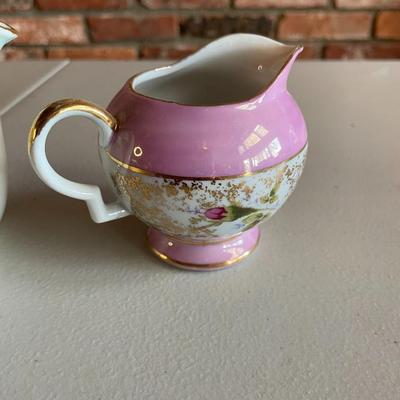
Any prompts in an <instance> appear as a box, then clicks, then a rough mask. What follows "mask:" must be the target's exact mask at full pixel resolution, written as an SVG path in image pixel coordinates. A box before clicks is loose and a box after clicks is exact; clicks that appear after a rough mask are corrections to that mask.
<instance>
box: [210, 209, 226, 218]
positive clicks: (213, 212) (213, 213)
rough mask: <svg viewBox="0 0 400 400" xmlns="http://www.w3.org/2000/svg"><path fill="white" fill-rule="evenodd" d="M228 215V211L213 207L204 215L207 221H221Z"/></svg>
mask: <svg viewBox="0 0 400 400" xmlns="http://www.w3.org/2000/svg"><path fill="white" fill-rule="evenodd" d="M227 214H228V211H227V210H226V209H225V207H214V208H209V209H208V210H207V211H206V212H205V213H204V215H205V216H206V217H207V218H209V219H223V218H225V217H226V215H227Z"/></svg>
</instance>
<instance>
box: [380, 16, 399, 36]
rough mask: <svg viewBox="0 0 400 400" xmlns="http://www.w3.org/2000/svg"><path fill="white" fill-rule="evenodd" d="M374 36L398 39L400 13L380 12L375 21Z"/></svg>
mask: <svg viewBox="0 0 400 400" xmlns="http://www.w3.org/2000/svg"><path fill="white" fill-rule="evenodd" d="M375 36H376V37H379V38H385V39H400V11H382V12H380V13H379V14H378V16H377V19H376V31H375Z"/></svg>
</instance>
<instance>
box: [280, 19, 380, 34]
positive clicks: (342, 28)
mask: <svg viewBox="0 0 400 400" xmlns="http://www.w3.org/2000/svg"><path fill="white" fill-rule="evenodd" d="M371 23H372V15H371V14H369V13H366V12H351V13H350V12H346V13H338V12H332V13H327V12H309V13H305V12H301V13H300V12H299V13H288V14H285V15H284V16H283V18H282V19H281V21H280V24H279V29H278V36H279V38H280V39H293V40H297V39H367V38H368V37H369V33H370V29H371Z"/></svg>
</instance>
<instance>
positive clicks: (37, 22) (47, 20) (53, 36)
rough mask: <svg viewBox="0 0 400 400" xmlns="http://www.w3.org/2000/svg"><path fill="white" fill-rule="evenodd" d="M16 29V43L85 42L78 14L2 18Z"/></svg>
mask: <svg viewBox="0 0 400 400" xmlns="http://www.w3.org/2000/svg"><path fill="white" fill-rule="evenodd" d="M4 22H6V23H7V24H10V25H12V26H13V27H14V28H15V29H16V30H17V31H18V38H17V39H16V40H15V42H14V43H16V44H41V45H47V44H70V43H86V42H87V38H86V34H85V30H84V27H83V20H82V18H81V17H78V16H60V17H24V18H11V17H10V18H4Z"/></svg>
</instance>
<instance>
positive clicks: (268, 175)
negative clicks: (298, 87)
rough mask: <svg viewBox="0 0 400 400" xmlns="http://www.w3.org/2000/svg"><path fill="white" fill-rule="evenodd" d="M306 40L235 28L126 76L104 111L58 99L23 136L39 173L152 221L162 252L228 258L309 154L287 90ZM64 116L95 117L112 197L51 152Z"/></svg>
mask: <svg viewBox="0 0 400 400" xmlns="http://www.w3.org/2000/svg"><path fill="white" fill-rule="evenodd" d="M301 50H302V48H301V47H293V46H286V45H283V44H281V43H278V42H275V41H273V40H270V39H267V38H265V37H261V36H257V35H250V34H235V35H230V36H226V37H223V38H221V39H219V40H216V41H214V42H213V43H211V44H209V45H208V46H205V47H204V48H202V49H201V50H199V51H198V52H197V53H196V54H194V55H192V56H190V57H188V58H186V59H185V60H183V61H180V62H178V63H176V64H174V65H171V66H168V67H163V68H157V69H154V70H152V71H148V72H144V73H141V74H139V75H136V76H134V77H133V78H131V79H129V80H128V82H126V84H125V85H124V86H123V88H122V89H121V90H120V91H119V93H118V94H117V95H116V96H115V97H114V99H113V100H112V101H111V103H110V105H109V106H108V108H107V111H106V110H103V109H101V108H100V107H98V106H96V105H93V104H91V103H88V102H86V101H83V100H71V99H68V100H61V101H58V102H55V103H53V104H51V105H50V106H48V107H47V108H46V109H45V110H43V111H42V112H41V113H40V114H39V116H38V117H37V119H36V121H35V122H34V124H33V127H32V130H31V132H30V136H29V153H30V157H31V161H32V165H33V167H34V169H35V171H36V172H37V174H38V175H39V177H40V178H41V179H42V180H43V181H44V182H45V183H47V184H48V185H49V186H50V187H52V188H53V189H54V190H56V191H58V192H60V193H63V194H65V195H67V196H70V197H74V198H77V199H81V200H85V201H86V202H87V205H88V208H89V211H90V214H91V217H92V218H93V220H94V221H96V222H105V221H110V220H113V219H117V218H121V217H125V216H127V215H130V214H134V215H136V216H137V217H138V218H139V219H141V220H142V221H143V222H145V223H146V224H147V225H149V226H150V228H149V231H148V243H149V245H150V248H151V249H152V251H153V252H154V253H155V254H156V255H157V256H159V257H160V258H161V259H162V260H164V261H166V262H169V263H171V264H173V265H177V266H180V267H182V268H186V269H196V270H210V269H218V268H223V267H226V266H228V265H230V264H232V263H234V262H236V261H239V260H241V259H243V258H244V257H245V256H247V255H248V254H249V253H250V252H251V251H252V250H253V249H254V248H255V246H256V245H257V242H258V239H259V234H260V233H259V228H258V224H259V223H260V222H261V221H265V220H267V219H268V218H270V217H271V216H272V215H273V214H274V213H275V212H276V211H277V210H278V209H279V208H280V207H281V206H282V205H283V203H284V202H285V201H286V199H287V198H288V196H289V195H290V194H291V193H292V192H293V190H294V188H295V186H296V183H297V181H298V179H299V177H300V175H301V173H302V170H303V167H304V162H305V158H306V152H307V131H306V125H305V122H304V119H303V116H302V114H301V111H300V109H299V107H298V106H297V104H296V102H295V101H294V99H293V98H292V96H291V95H290V94H289V92H288V91H287V89H286V81H287V77H288V74H289V72H290V69H291V67H292V64H293V63H294V61H295V59H296V57H297V56H298V54H299V53H300V52H301ZM69 116H83V117H87V118H89V119H92V120H93V121H94V122H96V123H97V125H98V126H99V127H100V138H99V147H100V149H99V151H100V157H101V160H102V164H103V167H104V170H105V173H106V176H107V178H108V181H109V183H110V185H111V186H112V188H113V189H114V192H115V194H116V196H117V199H118V201H117V202H115V203H112V204H105V203H104V202H103V200H102V196H101V194H100V189H99V188H98V187H96V186H92V185H85V184H81V183H76V182H71V181H69V180H67V179H65V178H63V177H61V176H60V175H58V174H57V173H56V172H55V171H54V169H53V168H52V167H51V166H50V164H49V163H48V161H47V158H46V153H45V143H46V138H47V135H48V133H49V132H50V130H51V128H52V126H53V125H54V124H55V123H57V122H58V121H60V120H62V119H64V118H66V117H69Z"/></svg>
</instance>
